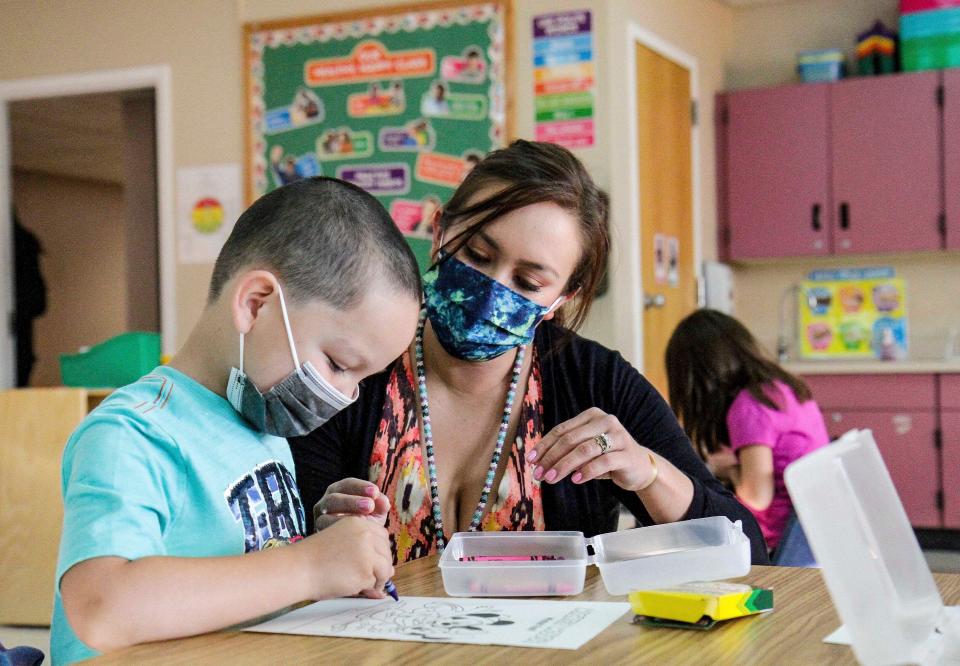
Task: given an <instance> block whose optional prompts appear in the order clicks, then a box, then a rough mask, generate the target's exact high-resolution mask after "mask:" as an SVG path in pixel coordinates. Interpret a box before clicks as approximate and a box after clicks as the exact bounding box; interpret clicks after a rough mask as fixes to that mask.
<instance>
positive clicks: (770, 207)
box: [721, 84, 830, 259]
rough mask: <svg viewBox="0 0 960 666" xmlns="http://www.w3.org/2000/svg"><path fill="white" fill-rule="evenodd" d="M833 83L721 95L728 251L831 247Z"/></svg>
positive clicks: (770, 252)
mask: <svg viewBox="0 0 960 666" xmlns="http://www.w3.org/2000/svg"><path fill="white" fill-rule="evenodd" d="M828 90H829V88H828V86H827V85H826V84H808V85H797V86H785V87H782V88H771V89H768V90H748V91H744V92H741V93H731V94H729V95H726V96H725V98H724V99H723V100H722V101H721V104H723V111H722V112H721V113H722V118H723V120H722V122H723V124H724V126H725V128H724V130H723V138H724V142H725V152H726V159H725V164H724V166H723V169H724V171H723V174H724V178H725V179H726V185H727V188H726V192H725V197H724V198H725V201H726V206H727V211H726V215H725V221H726V224H727V229H728V230H729V233H728V235H727V238H726V239H725V241H726V242H727V245H728V248H727V250H728V253H729V256H731V257H733V258H738V259H745V258H756V257H782V256H805V255H825V254H828V253H829V250H830V228H829V227H830V223H829V216H830V210H829V208H828V206H829V197H828V194H829V190H828V186H829V182H828V178H827V174H828V173H829V168H828V146H827V137H828V131H829V118H828V114H827V94H828Z"/></svg>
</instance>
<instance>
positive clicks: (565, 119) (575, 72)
mask: <svg viewBox="0 0 960 666" xmlns="http://www.w3.org/2000/svg"><path fill="white" fill-rule="evenodd" d="M533 67H534V71H533V79H534V114H535V115H534V120H535V121H536V122H535V125H534V134H535V137H536V139H537V141H548V142H550V143H556V144H559V145H561V146H565V147H567V148H586V147H589V146H592V145H593V144H594V141H595V136H596V128H595V124H594V108H595V99H596V89H595V85H594V72H595V69H594V62H593V32H592V25H591V14H590V12H589V11H587V10H582V11H570V12H561V13H556V14H542V15H540V16H535V17H534V19H533Z"/></svg>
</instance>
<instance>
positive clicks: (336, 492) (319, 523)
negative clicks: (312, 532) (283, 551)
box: [313, 478, 390, 532]
mask: <svg viewBox="0 0 960 666" xmlns="http://www.w3.org/2000/svg"><path fill="white" fill-rule="evenodd" d="M389 511H390V500H389V499H387V496H386V495H384V494H383V493H381V492H380V489H379V488H377V484H375V483H371V482H370V481H363V480H362V479H352V478H351V479H343V480H341V481H337V482H336V483H332V484H330V486H328V487H327V492H325V493H324V494H323V497H321V498H320V501H319V502H317V503H316V504H315V505H314V507H313V522H314V524H315V525H316V530H317V531H318V532H319V531H320V530H322V529H324V528H326V527H329V526H330V525H332V524H334V523H335V522H337V520H339V519H340V518H342V517H344V516H365V517H367V518H370V519H372V520H374V521H376V523H377V524H378V525H383V524H384V523H385V522H386V520H387V513H388V512H389Z"/></svg>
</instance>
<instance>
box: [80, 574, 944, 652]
mask: <svg viewBox="0 0 960 666" xmlns="http://www.w3.org/2000/svg"><path fill="white" fill-rule="evenodd" d="M436 565H437V558H436V557H428V558H424V559H421V560H418V561H416V562H413V563H411V564H407V565H405V566H402V567H399V568H398V569H397V575H396V577H395V578H394V582H395V583H396V584H397V588H398V589H399V591H400V594H401V595H404V594H408V595H410V596H426V597H429V596H446V595H445V594H444V592H443V583H442V581H441V578H440V570H439V569H438V568H437V566H436ZM935 578H936V580H937V584H938V585H939V586H940V591H941V594H942V596H943V599H944V603H947V604H958V603H960V574H936V575H935ZM742 581H743V582H746V583H751V584H753V585H757V586H763V587H772V588H773V589H774V608H775V610H774V611H773V612H772V613H764V614H762V615H755V616H751V617H747V618H741V619H737V620H731V621H729V622H726V623H721V624H720V625H718V626H717V627H715V628H714V629H712V630H710V631H689V630H680V629H649V628H646V627H639V626H635V625H633V624H631V623H630V621H629V614H628V615H625V616H624V618H623V619H621V620H618V621H617V622H615V623H614V624H613V625H611V626H610V627H608V628H607V629H606V630H605V631H603V632H602V633H601V634H600V635H598V636H597V637H596V638H594V639H593V640H592V641H590V642H589V643H587V644H586V645H584V646H583V647H582V648H580V649H579V650H576V651H574V650H544V649H534V648H515V647H500V646H477V645H454V644H449V643H444V644H437V643H413V642H398V641H385V640H364V639H357V638H328V637H316V636H289V635H277V634H253V633H239V632H218V633H213V634H206V635H203V636H196V637H194V638H186V639H182V640H176V641H166V642H162V643H150V644H145V645H140V646H136V647H132V648H127V649H126V650H122V651H119V652H116V653H113V654H110V655H106V656H103V657H100V658H98V659H96V660H95V661H94V662H93V663H96V664H150V663H157V664H159V663H166V664H172V663H189V664H231V665H233V664H248V663H249V664H274V663H276V664H280V663H282V664H307V663H312V664H317V663H329V664H350V665H351V666H356V665H358V664H450V663H456V664H462V665H465V666H478V665H480V664H494V665H496V666H503V665H504V664H515V663H522V664H523V665H524V666H534V665H535V664H550V665H555V664H561V663H572V662H583V663H592V664H620V663H625V662H629V663H633V664H709V665H711V666H713V665H715V664H778V665H779V664H818V665H820V664H856V663H857V662H856V660H855V659H854V657H853V651H852V650H851V649H850V648H849V647H846V646H839V645H826V644H824V643H823V638H824V636H826V635H827V634H829V633H830V632H831V631H833V630H834V629H836V628H837V627H838V626H839V624H840V621H839V619H838V618H837V614H836V612H835V611H834V609H833V604H832V603H831V602H830V597H829V595H828V594H827V589H826V587H825V586H824V584H823V580H822V579H821V577H820V571H819V570H817V569H795V568H790V567H753V569H752V570H751V572H750V575H749V576H747V577H746V578H744V579H742ZM573 599H577V600H581V601H584V600H590V601H623V600H624V597H612V596H611V595H609V594H607V591H606V590H605V589H604V587H603V582H602V581H601V580H600V576H599V574H598V573H597V571H596V570H595V569H594V568H593V567H589V568H588V573H587V581H586V585H585V587H584V591H583V593H582V594H580V595H577V596H576V597H573Z"/></svg>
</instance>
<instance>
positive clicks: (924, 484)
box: [821, 405, 940, 527]
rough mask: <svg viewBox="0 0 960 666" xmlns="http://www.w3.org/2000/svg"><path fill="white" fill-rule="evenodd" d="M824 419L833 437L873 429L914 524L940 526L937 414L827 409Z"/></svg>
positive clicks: (895, 484)
mask: <svg viewBox="0 0 960 666" xmlns="http://www.w3.org/2000/svg"><path fill="white" fill-rule="evenodd" d="M821 407H822V405H821ZM824 419H825V420H826V423H827V431H828V432H829V433H830V437H831V438H836V437H839V436H840V435H842V434H843V433H845V432H846V431H848V430H851V429H853V428H860V429H867V428H869V429H870V430H872V431H873V438H874V439H875V440H876V442H877V447H878V448H879V449H880V455H881V456H883V462H884V463H885V464H886V466H887V469H888V470H889V471H890V477H891V478H892V479H893V485H894V486H895V487H896V489H897V494H898V495H899V496H900V501H901V502H903V507H904V509H906V511H907V516H908V517H909V518H910V524H911V525H913V526H914V527H940V510H939V508H938V506H937V493H938V491H939V489H940V480H939V478H938V470H939V460H938V451H937V449H936V448H935V446H934V442H935V436H936V429H937V415H936V412H934V411H933V410H930V411H926V412H920V411H906V410H902V411H900V410H898V411H892V410H891V411H886V410H884V411H859V410H853V409H831V408H824Z"/></svg>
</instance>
